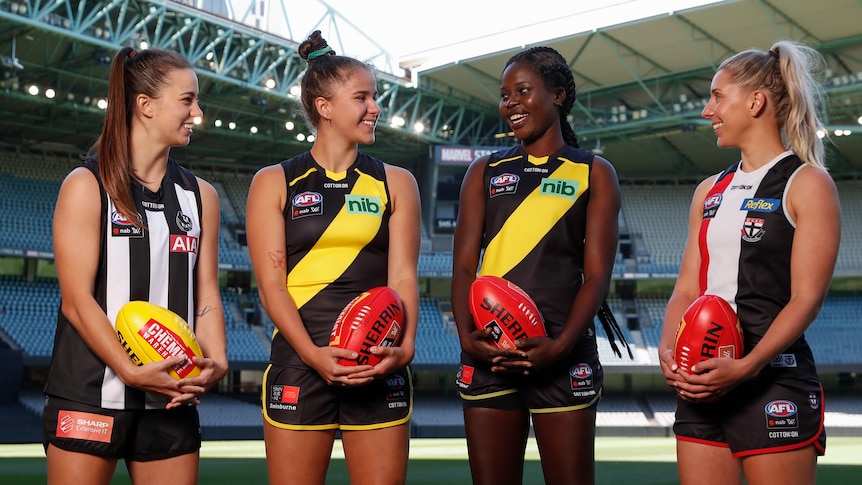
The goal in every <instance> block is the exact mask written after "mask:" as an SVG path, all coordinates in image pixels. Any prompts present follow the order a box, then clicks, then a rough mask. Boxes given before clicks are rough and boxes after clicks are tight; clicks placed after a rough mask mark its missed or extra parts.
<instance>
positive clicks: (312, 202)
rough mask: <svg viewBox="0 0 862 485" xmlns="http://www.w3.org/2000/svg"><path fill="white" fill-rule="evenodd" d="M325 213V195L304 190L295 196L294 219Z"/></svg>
mask: <svg viewBox="0 0 862 485" xmlns="http://www.w3.org/2000/svg"><path fill="white" fill-rule="evenodd" d="M321 214H323V196H322V195H320V193H318V192H303V193H301V194H297V195H296V196H294V197H293V211H292V217H293V219H299V218H300V217H305V216H319V215H321Z"/></svg>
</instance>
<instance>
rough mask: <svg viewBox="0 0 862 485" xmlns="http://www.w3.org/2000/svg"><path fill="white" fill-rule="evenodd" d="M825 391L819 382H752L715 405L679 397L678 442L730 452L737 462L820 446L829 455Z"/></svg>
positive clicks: (814, 380) (785, 380) (797, 380)
mask: <svg viewBox="0 0 862 485" xmlns="http://www.w3.org/2000/svg"><path fill="white" fill-rule="evenodd" d="M823 413H824V403H823V387H822V386H821V385H820V382H819V381H818V380H817V379H775V380H767V379H763V378H759V379H755V380H753V381H749V382H746V383H744V384H742V385H740V386H739V387H737V388H735V389H733V390H732V391H731V392H729V393H728V394H727V395H726V396H725V397H724V398H722V399H721V400H720V401H718V402H715V403H707V404H699V403H691V402H688V401H684V400H682V399H680V398H679V397H677V410H676V422H675V423H674V425H673V431H674V433H676V436H677V439H678V440H682V441H691V442H694V443H702V444H707V445H712V446H723V447H729V448H730V451H731V452H732V453H733V456H734V457H735V458H740V457H744V456H750V455H760V454H765V453H777V452H781V451H789V450H795V449H799V448H804V447H806V446H808V445H812V444H813V445H814V446H815V448H816V449H817V453H818V454H819V455H823V453H824V452H825V451H826V432H825V431H824V428H823V423H824V414H823Z"/></svg>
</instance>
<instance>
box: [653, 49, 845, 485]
mask: <svg viewBox="0 0 862 485" xmlns="http://www.w3.org/2000/svg"><path fill="white" fill-rule="evenodd" d="M823 64H824V63H823V58H822V56H821V55H820V54H819V53H818V52H817V51H815V50H814V49H812V48H811V47H808V46H806V45H803V44H799V43H795V42H791V41H780V42H777V43H775V45H773V46H772V47H771V48H770V49H769V50H768V51H765V52H764V51H761V50H756V49H754V50H746V51H744V52H740V53H738V54H736V55H734V56H733V57H731V58H729V59H727V60H726V61H724V62H723V63H722V64H721V65H720V66H719V68H718V70H717V72H716V74H715V76H714V77H713V79H712V85H711V87H710V93H711V94H710V99H709V102H708V103H707V105H706V106H705V107H704V109H703V117H704V118H706V119H708V120H710V121H711V122H712V127H713V130H714V131H715V135H716V138H717V140H718V146H719V147H722V148H736V149H739V151H740V155H741V159H740V160H739V161H738V162H735V163H733V164H732V165H731V166H730V167H728V168H727V169H725V170H723V171H722V172H721V173H719V174H717V175H714V176H712V177H709V178H708V179H706V180H704V181H703V182H702V183H701V184H700V185H699V186H698V187H697V189H696V190H695V192H694V196H693V198H692V203H691V209H690V215H689V234H688V240H687V242H686V246H685V250H684V253H683V259H682V265H681V267H680V274H679V279H678V280H677V283H676V287H675V288H674V292H673V295H672V296H671V298H670V301H669V302H668V304H667V309H666V312H665V317H664V329H663V332H662V338H661V343H660V346H659V354H660V360H661V367H662V372H663V373H664V376H665V379H666V380H667V383H668V385H670V386H671V387H672V388H673V389H674V390H675V391H676V393H677V411H676V422H675V424H674V432H675V433H676V436H677V457H678V460H677V464H678V470H679V476H680V481H681V483H682V484H683V485H688V484H698V485H710V484H716V485H718V484H721V485H725V484H731V485H732V484H742V483H743V480H745V481H746V483H749V484H751V485H759V484H768V483H777V482H781V483H782V484H786V485H790V484H799V485H813V484H814V483H815V471H816V464H817V457H818V456H820V455H822V454H823V453H824V452H825V446H826V435H825V432H824V428H823V425H824V421H823V416H824V415H823V410H824V400H823V388H822V386H821V384H820V380H819V378H818V375H817V369H816V367H815V362H814V357H813V355H812V352H811V349H810V347H809V346H808V343H807V342H806V340H805V335H804V332H805V331H806V330H807V329H808V327H809V325H811V322H812V321H813V320H814V319H815V318H816V317H817V314H818V312H819V311H820V308H821V306H822V305H823V300H824V298H825V297H826V293H827V291H828V289H829V285H830V282H831V278H832V272H833V270H834V268H835V261H836V258H837V254H838V243H839V239H840V235H841V222H840V207H839V201H838V195H837V192H836V189H835V184H834V182H833V181H832V178H831V177H830V176H829V174H828V173H827V172H826V170H825V168H824V145H823V140H822V139H821V136H819V134H818V131H820V130H823V125H822V122H821V119H820V113H821V110H822V105H821V96H820V85H819V84H818V82H817V80H816V78H815V76H816V75H817V74H818V73H820V69H822V68H823ZM824 133H825V130H824ZM702 294H714V295H718V296H721V297H723V298H724V299H726V300H727V301H728V302H729V303H730V304H731V306H732V307H733V308H734V310H735V311H736V313H737V315H738V317H739V321H740V323H741V325H742V329H743V333H744V340H745V353H744V356H743V357H742V358H738V359H731V358H726V357H724V358H715V359H710V360H707V361H705V362H702V363H699V364H696V365H695V366H693V367H692V368H691V372H690V373H688V372H685V371H683V370H682V369H680V368H679V367H678V366H677V363H676V362H675V361H674V359H673V354H674V352H673V348H674V336H675V333H676V329H677V326H678V324H679V321H680V318H681V317H682V315H683V313H684V312H685V311H686V309H687V308H688V306H689V305H690V304H691V303H692V302H693V301H694V300H695V299H696V298H697V297H698V296H700V295H702Z"/></svg>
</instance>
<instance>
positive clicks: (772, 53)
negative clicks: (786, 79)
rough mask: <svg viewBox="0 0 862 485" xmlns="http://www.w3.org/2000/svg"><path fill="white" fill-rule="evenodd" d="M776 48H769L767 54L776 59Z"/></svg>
mask: <svg viewBox="0 0 862 485" xmlns="http://www.w3.org/2000/svg"><path fill="white" fill-rule="evenodd" d="M778 54H779V52H778V49H769V55H770V56H772V57H774V58H775V59H776V60H777V59H778Z"/></svg>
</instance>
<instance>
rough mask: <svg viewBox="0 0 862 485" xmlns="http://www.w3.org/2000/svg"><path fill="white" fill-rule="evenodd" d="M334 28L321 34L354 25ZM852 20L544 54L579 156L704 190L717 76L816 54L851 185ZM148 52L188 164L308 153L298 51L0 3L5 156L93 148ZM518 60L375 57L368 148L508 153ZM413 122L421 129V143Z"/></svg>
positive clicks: (125, 18) (855, 50) (190, 11)
mask: <svg viewBox="0 0 862 485" xmlns="http://www.w3.org/2000/svg"><path fill="white" fill-rule="evenodd" d="M285 15H287V13H285ZM328 15H330V17H329V21H330V23H335V22H337V21H340V22H348V21H347V20H346V19H343V18H340V17H339V16H338V15H337V12H332V11H330V12H328ZM859 18H862V3H860V2H859V1H858V0H823V1H821V2H809V1H808V0H784V1H782V2H780V3H778V2H774V1H773V2H770V1H767V0H740V1H727V2H721V3H719V4H717V5H714V6H709V7H703V8H697V9H691V10H688V11H682V12H672V13H669V14H667V15H663V16H660V17H656V18H649V19H644V20H641V21H637V22H633V23H628V24H624V25H617V26H611V27H606V28H601V29H595V30H591V31H586V32H574V33H572V34H571V35H569V36H566V37H563V38H558V39H551V40H547V41H544V42H541V44H544V45H550V46H552V47H555V48H556V49H557V50H559V51H560V52H561V53H564V55H566V57H567V59H568V60H569V64H570V66H571V68H572V70H573V71H574V73H575V79H576V82H577V85H578V101H577V103H576V105H575V109H574V110H573V113H572V117H571V120H572V122H573V124H574V125H575V129H576V132H577V133H578V134H579V136H580V137H581V140H582V142H583V143H582V144H583V146H584V147H586V148H592V149H596V150H597V151H598V150H602V151H603V152H605V153H606V154H607V155H606V156H607V157H608V158H609V159H610V160H611V161H612V162H614V164H615V166H616V167H617V170H618V171H619V172H620V174H621V176H628V177H635V178H638V177H643V178H650V177H657V178H661V177H689V176H700V175H701V174H704V173H710V172H712V171H714V170H715V169H716V168H721V167H723V166H725V165H726V164H727V162H728V160H729V158H732V157H729V156H728V154H727V153H726V152H722V151H720V150H717V149H716V148H715V146H714V145H715V143H714V137H713V135H712V130H711V127H710V126H709V122H708V121H706V120H704V119H702V118H701V116H700V113H701V110H702V108H703V105H704V103H705V102H706V100H707V99H708V97H709V85H710V82H711V79H712V75H713V73H714V71H715V69H716V67H717V65H718V64H719V63H720V62H721V60H723V59H724V58H726V57H727V56H729V55H731V54H733V53H735V52H737V51H739V50H742V49H745V48H749V47H759V48H763V49H765V48H768V47H769V46H770V45H771V44H772V43H773V42H774V41H775V40H777V39H779V38H787V39H793V40H798V41H802V42H806V43H809V44H812V45H814V46H815V47H817V48H818V49H819V50H820V51H821V52H822V53H824V54H825V56H826V58H827V62H828V72H827V73H825V83H824V88H825V91H826V93H827V94H828V96H829V100H830V103H829V106H827V107H825V109H824V113H825V116H826V120H827V124H828V126H829V128H830V130H837V131H835V133H839V132H840V133H842V134H843V133H845V131H844V130H847V131H849V132H851V133H853V134H852V135H851V136H833V139H834V140H835V141H836V142H837V143H836V147H837V149H836V150H833V152H832V155H831V166H832V170H833V173H842V174H848V175H855V174H858V173H860V171H862V134H860V132H862V126H860V125H859V123H858V121H857V119H859V117H860V116H862V28H860V27H859V25H858V19H859ZM240 20H241V19H240ZM330 37H331V36H328V37H327V38H330ZM335 37H336V38H337V37H338V35H336V36H335ZM142 41H146V42H147V43H148V44H149V45H150V46H158V47H166V48H170V49H174V50H177V51H179V52H181V53H182V54H184V55H185V56H186V57H188V58H189V59H190V60H191V62H192V64H193V65H194V66H195V69H196V71H197V72H198V77H199V80H200V84H201V86H200V88H201V93H202V94H201V104H202V107H203V109H204V112H205V118H206V119H205V122H204V124H203V125H202V126H201V127H199V128H197V129H196V133H195V140H194V141H193V142H192V144H191V145H190V146H189V147H186V148H183V149H182V150H184V152H183V153H185V154H186V155H182V156H183V159H184V160H187V161H189V162H190V163H191V162H193V161H199V162H201V163H205V164H208V165H212V166H227V167H237V168H243V169H250V168H255V167H258V166H261V165H264V164H267V163H272V162H274V161H277V160H279V159H282V158H286V157H287V156H290V155H293V154H295V153H299V152H300V151H303V150H306V149H308V148H309V147H310V145H309V143H308V141H307V140H305V141H299V140H297V138H296V135H297V133H299V132H303V133H306V134H307V133H308V132H309V130H308V128H307V127H306V126H305V123H304V121H303V118H302V114H301V112H302V108H301V105H300V103H299V100H298V98H297V97H296V96H294V95H293V94H291V88H293V87H294V86H295V85H297V84H298V81H299V79H300V78H301V76H302V73H303V70H304V66H305V63H304V61H302V59H301V58H300V57H299V56H298V54H297V53H296V48H297V47H298V45H297V44H296V43H295V42H294V41H291V40H288V39H285V38H282V37H277V36H274V35H272V34H268V33H266V32H263V31H261V30H257V29H254V28H252V27H249V26H246V25H244V24H242V23H240V22H234V21H231V20H229V19H227V18H226V17H222V16H219V15H216V14H213V13H209V12H205V11H202V10H198V9H195V8H192V7H188V6H186V5H184V4H182V3H178V2H171V1H157V2H143V1H136V0H122V1H121V0H112V1H82V0H81V1H72V0H51V1H48V0H46V1H34V0H31V1H23V0H14V1H10V0H0V54H2V55H3V57H2V59H3V66H2V67H0V75H2V78H0V99H2V100H3V102H2V106H0V128H2V131H3V135H2V136H0V143H3V144H6V145H14V146H16V147H20V148H21V149H27V150H40V149H41V150H49V149H52V150H59V149H63V147H66V148H67V149H68V151H69V152H75V153H80V152H81V151H82V150H85V149H86V148H87V146H88V145H89V144H90V143H91V142H92V141H93V140H94V139H95V137H96V136H97V135H98V131H99V126H100V124H101V120H102V110H101V109H100V108H98V107H97V106H96V103H97V102H98V100H99V98H101V97H103V96H104V93H105V92H106V91H107V70H108V64H109V63H110V60H111V56H112V55H113V54H114V53H115V52H116V51H117V50H118V49H119V48H121V47H122V46H126V45H133V46H138V45H140V42H142ZM523 47H524V46H517V47H515V46H513V47H512V48H507V49H502V50H500V51H499V52H495V53H490V54H486V55H482V56H478V57H475V58H470V59H453V60H452V61H451V62H448V63H442V64H439V65H437V66H436V67H433V68H429V69H423V67H422V66H421V65H420V64H418V63H416V64H411V61H410V59H404V60H402V61H401V64H400V66H401V68H402V69H403V70H404V72H402V73H400V74H392V73H391V71H394V70H395V69H391V66H392V65H393V60H392V59H391V58H389V57H387V56H388V55H387V54H386V53H385V52H381V54H380V57H381V58H382V59H377V61H378V62H376V64H381V62H382V64H383V66H384V68H383V69H380V70H379V73H378V90H379V97H378V101H379V102H380V104H381V108H382V109H383V113H382V115H381V122H380V125H379V126H378V130H380V131H381V132H382V133H381V134H380V136H378V137H377V142H376V143H375V144H374V145H372V146H369V147H363V150H365V151H368V152H369V153H371V154H373V155H375V156H379V157H381V158H383V159H385V160H387V161H391V162H393V163H398V164H402V165H405V166H408V167H413V168H418V164H419V163H421V162H422V161H423V160H427V159H428V157H429V156H430V155H429V153H430V151H429V147H430V146H432V145H435V144H458V145H469V146H495V145H507V144H511V143H512V142H513V141H512V139H511V138H509V137H508V136H507V131H508V128H507V127H506V125H505V124H504V123H503V120H502V119H501V117H500V116H499V114H498V109H497V102H498V99H499V74H500V72H501V70H502V67H503V65H504V63H505V60H506V59H507V58H508V57H509V56H511V55H512V54H513V53H514V52H516V51H518V50H520V49H522V48H523ZM13 49H17V50H16V51H15V52H13ZM9 54H11V56H10V55H9ZM267 83H271V84H269V85H268V84H267ZM31 85H37V86H41V87H42V89H43V90H44V88H45V87H47V86H51V87H52V88H53V89H54V90H55V91H56V93H57V96H56V97H55V98H53V99H49V98H47V97H45V96H44V95H42V94H41V93H40V94H39V95H31V94H29V93H28V92H27V89H28V88H29V86H31ZM396 118H399V119H400V123H399V124H395V121H396ZM215 120H222V126H221V127H216V126H215V125H214V122H215ZM288 121H293V123H294V126H295V127H294V129H293V130H288V129H287V128H286V127H285V123H286V122H288ZM230 123H234V124H235V125H234V127H233V128H231V127H230V126H231V125H230ZM416 123H422V124H423V125H424V126H425V129H424V131H422V132H421V133H417V132H415V131H414V130H413V126H414V125H415V124H416ZM252 127H254V128H252ZM252 131H256V132H255V133H253V132H252ZM273 156H275V157H276V159H272V158H271V157H273Z"/></svg>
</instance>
